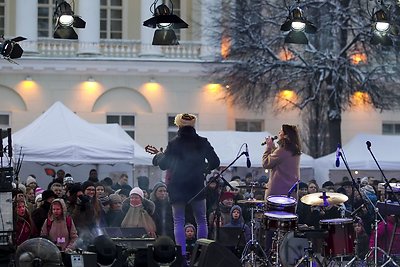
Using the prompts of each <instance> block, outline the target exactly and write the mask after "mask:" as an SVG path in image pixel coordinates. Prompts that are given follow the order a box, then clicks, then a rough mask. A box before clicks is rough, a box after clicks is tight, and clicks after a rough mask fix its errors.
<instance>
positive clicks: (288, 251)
mask: <svg viewBox="0 0 400 267" xmlns="http://www.w3.org/2000/svg"><path fill="white" fill-rule="evenodd" d="M306 248H308V241H307V239H306V238H299V237H295V236H294V232H293V231H292V232H288V233H287V234H286V235H285V237H284V238H283V241H282V243H281V245H280V246H279V258H280V260H281V264H282V266H284V267H291V266H295V265H296V263H297V262H298V261H299V260H300V259H301V258H302V257H303V256H304V255H305V251H304V250H305V249H306Z"/></svg>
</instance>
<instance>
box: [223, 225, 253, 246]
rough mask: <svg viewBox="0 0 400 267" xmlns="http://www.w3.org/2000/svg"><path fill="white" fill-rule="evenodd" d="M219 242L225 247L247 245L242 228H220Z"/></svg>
mask: <svg viewBox="0 0 400 267" xmlns="http://www.w3.org/2000/svg"><path fill="white" fill-rule="evenodd" d="M217 242H218V243H219V244H221V245H222V246H224V247H244V246H245V245H246V240H245V236H244V231H243V230H242V227H221V228H219V238H218V240H217Z"/></svg>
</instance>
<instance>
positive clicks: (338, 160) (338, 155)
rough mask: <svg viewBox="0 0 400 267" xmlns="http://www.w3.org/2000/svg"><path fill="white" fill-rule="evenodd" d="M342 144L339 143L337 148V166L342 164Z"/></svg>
mask: <svg viewBox="0 0 400 267" xmlns="http://www.w3.org/2000/svg"><path fill="white" fill-rule="evenodd" d="M341 148H342V147H341V145H340V144H337V148H336V164H335V165H336V168H337V167H339V166H340V149H341Z"/></svg>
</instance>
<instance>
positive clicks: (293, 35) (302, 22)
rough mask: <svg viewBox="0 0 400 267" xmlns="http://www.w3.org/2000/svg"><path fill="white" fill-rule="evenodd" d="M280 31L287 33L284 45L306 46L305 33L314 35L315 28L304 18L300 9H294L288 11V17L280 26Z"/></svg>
mask: <svg viewBox="0 0 400 267" xmlns="http://www.w3.org/2000/svg"><path fill="white" fill-rule="evenodd" d="M281 31H283V32H288V34H287V35H286V37H285V43H294V44H308V39H307V36H306V35H305V33H316V32H317V27H315V26H314V24H313V23H312V22H310V21H308V20H307V19H306V18H305V17H304V15H303V10H301V8H300V7H295V8H293V9H292V10H291V11H289V16H288V17H287V18H286V21H285V22H284V23H283V24H282V26H281Z"/></svg>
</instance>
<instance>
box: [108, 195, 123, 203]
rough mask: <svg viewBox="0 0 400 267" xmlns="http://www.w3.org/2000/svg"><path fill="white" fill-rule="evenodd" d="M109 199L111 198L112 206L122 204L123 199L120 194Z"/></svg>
mask: <svg viewBox="0 0 400 267" xmlns="http://www.w3.org/2000/svg"><path fill="white" fill-rule="evenodd" d="M108 197H109V198H110V204H116V203H119V202H122V198H121V196H120V195H118V194H111V195H109V196H108Z"/></svg>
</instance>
